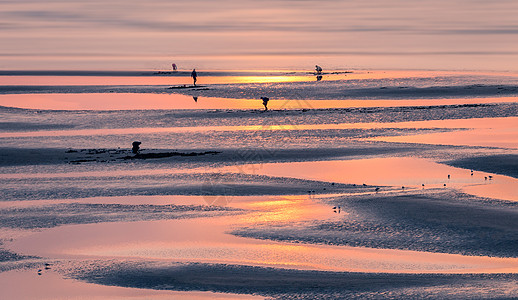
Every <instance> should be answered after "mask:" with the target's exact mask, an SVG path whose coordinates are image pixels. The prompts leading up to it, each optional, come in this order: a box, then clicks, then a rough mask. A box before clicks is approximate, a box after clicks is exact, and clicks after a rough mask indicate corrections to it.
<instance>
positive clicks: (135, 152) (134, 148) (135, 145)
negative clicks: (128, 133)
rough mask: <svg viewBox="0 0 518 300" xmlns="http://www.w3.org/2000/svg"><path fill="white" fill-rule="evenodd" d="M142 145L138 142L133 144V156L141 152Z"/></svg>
mask: <svg viewBox="0 0 518 300" xmlns="http://www.w3.org/2000/svg"><path fill="white" fill-rule="evenodd" d="M140 144H142V143H141V142H137V141H134V142H133V143H132V145H133V148H131V152H133V154H138V152H139V151H140Z"/></svg>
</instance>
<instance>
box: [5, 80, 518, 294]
mask: <svg viewBox="0 0 518 300" xmlns="http://www.w3.org/2000/svg"><path fill="white" fill-rule="evenodd" d="M202 74H203V73H202ZM0 76H4V77H9V76H12V77H9V82H6V83H4V84H3V85H2V86H0V93H1V94H3V95H0V105H3V106H2V107H0V115H1V116H2V118H3V119H2V121H1V122H0V141H1V142H2V148H0V184H1V189H2V194H3V196H4V197H3V199H2V201H1V202H0V227H1V229H2V230H1V233H0V287H2V289H3V290H4V289H5V295H7V296H8V297H10V298H34V296H35V294H34V293H32V292H30V291H28V290H24V289H22V288H20V287H19V286H17V285H15V284H13V282H15V281H24V282H26V283H28V284H30V285H32V286H33V287H40V289H41V291H45V295H43V296H42V298H45V297H47V298H48V299H52V298H74V297H82V296H88V297H91V298H94V299H95V298H99V299H103V298H114V299H117V298H120V299H123V298H125V297H127V296H128V295H132V296H134V297H136V298H145V299H161V298H168V297H175V298H180V299H206V298H210V299H213V298H215V299H218V298H221V299H227V298H230V299H232V298H235V299H248V298H250V299H252V298H254V299H255V298H259V299H262V298H273V299H285V298H290V299H315V298H319V299H336V298H350V299H364V298H374V299H375V298H431V299H443V298H458V299H465V298H477V297H478V298H499V299H512V298H513V297H515V295H516V291H517V286H518V280H517V278H516V274H517V272H518V271H517V270H518V261H517V257H518V253H517V252H516V249H517V248H516V245H518V244H517V243H518V238H517V236H518V231H517V229H516V228H518V226H517V225H518V224H516V220H517V219H518V218H516V217H517V214H518V210H517V206H516V203H517V202H516V201H517V200H518V194H516V191H518V188H517V186H518V183H517V179H516V174H515V173H514V169H515V167H514V166H515V156H516V155H517V154H518V152H517V148H518V147H517V145H516V141H517V140H518V139H516V138H515V137H516V132H517V131H516V130H517V128H516V127H517V124H518V123H517V122H516V118H517V117H518V109H517V103H516V101H515V98H514V95H515V94H516V84H517V81H516V78H518V77H516V76H515V75H513V74H511V73H498V74H497V73H480V72H479V73H476V72H471V73H470V72H429V71H423V72H420V71H414V72H410V71H404V72H403V71H402V72H399V71H391V72H380V71H375V72H367V71H366V72H363V71H361V72H360V71H356V72H353V73H348V72H343V73H339V72H337V73H336V74H326V75H324V77H323V78H321V79H320V80H317V79H318V78H315V76H314V75H311V74H307V73H304V72H300V71H294V72H293V73H291V72H287V73H286V72H285V73H278V72H266V73H264V72H263V73H262V72H250V73H239V74H238V73H233V72H231V71H228V72H227V71H226V72H213V73H210V72H207V73H205V78H203V77H200V80H202V79H203V80H206V81H205V82H202V83H200V84H201V85H203V87H200V88H199V89H190V88H188V89H168V87H171V86H176V85H178V86H179V85H182V84H188V83H190V79H189V77H188V74H178V75H176V74H166V73H164V74H154V73H153V72H151V73H138V72H137V73H131V72H130V73H120V74H119V73H106V74H100V73H99V74H97V73H95V72H93V73H81V72H79V73H77V74H75V75H71V74H65V73H63V74H57V73H52V72H51V73H48V74H47V73H45V74H43V73H40V74H32V73H30V72H29V73H16V74H14V73H13V74H2V73H0ZM69 76H78V77H74V78H72V77H69ZM29 79H31V81H29ZM169 81H171V82H172V83H171V84H170V85H169V84H167V83H168V82H169ZM184 82H185V83H184ZM264 95H268V96H269V97H270V98H271V102H270V105H271V106H269V108H270V109H269V110H268V111H265V110H264V108H263V107H262V105H261V102H260V100H258V99H259V98H260V97H261V96H264ZM193 97H195V98H193ZM196 97H197V98H196ZM168 101H170V102H171V103H168ZM17 103H19V105H16V104H17ZM133 141H140V142H142V146H141V150H140V154H139V155H135V154H133V153H132V152H131V143H132V142H133Z"/></svg>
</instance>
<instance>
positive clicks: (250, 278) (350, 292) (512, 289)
mask: <svg viewBox="0 0 518 300" xmlns="http://www.w3.org/2000/svg"><path fill="white" fill-rule="evenodd" d="M63 272H64V273H66V274H67V276H69V277H72V278H75V279H79V280H84V281H87V282H91V283H97V284H103V285H110V286H122V287H134V288H146V289H157V290H177V291H214V292H224V293H238V294H258V295H262V296H266V297H273V298H274V299H345V298H346V299H365V298H369V299H372V298H374V299H381V298H383V299H386V298H389V299H402V298H406V299H409V298H412V299H415V298H420V299H444V298H449V299H452V298H455V299H463V298H472V297H475V298H499V299H510V298H513V297H514V296H515V295H516V292H518V285H517V282H518V277H517V275H516V274H494V275H484V274H482V275H471V274H469V275H443V274H387V273H352V272H323V271H301V270H288V269H276V268H265V267H251V266H240V265H223V264H200V263H193V264H179V263H157V262H124V263H113V264H110V265H107V263H106V262H99V263H98V264H97V263H96V262H93V263H89V264H86V263H85V264H83V265H80V266H77V268H76V269H72V270H68V271H63Z"/></svg>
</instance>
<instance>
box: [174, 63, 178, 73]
mask: <svg viewBox="0 0 518 300" xmlns="http://www.w3.org/2000/svg"><path fill="white" fill-rule="evenodd" d="M176 70H177V67H176V64H173V71H174V72H176Z"/></svg>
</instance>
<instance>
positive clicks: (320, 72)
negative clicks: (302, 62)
mask: <svg viewBox="0 0 518 300" xmlns="http://www.w3.org/2000/svg"><path fill="white" fill-rule="evenodd" d="M315 72H316V73H317V74H322V68H321V67H320V66H319V65H316V66H315Z"/></svg>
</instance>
